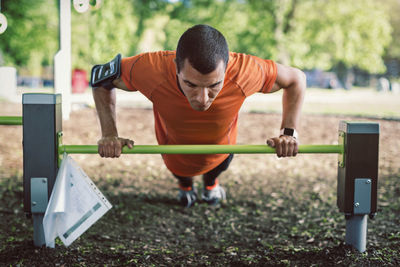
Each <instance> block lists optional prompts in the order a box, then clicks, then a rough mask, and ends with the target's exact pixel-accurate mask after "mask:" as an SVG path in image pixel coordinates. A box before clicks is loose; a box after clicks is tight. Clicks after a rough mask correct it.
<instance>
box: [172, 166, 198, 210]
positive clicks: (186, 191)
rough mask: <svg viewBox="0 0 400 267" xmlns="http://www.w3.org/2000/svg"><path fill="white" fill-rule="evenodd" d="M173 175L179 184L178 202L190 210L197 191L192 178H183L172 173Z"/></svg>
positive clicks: (194, 201)
mask: <svg viewBox="0 0 400 267" xmlns="http://www.w3.org/2000/svg"><path fill="white" fill-rule="evenodd" d="M173 175H174V176H175V177H176V179H178V182H179V194H178V200H179V201H180V202H181V204H182V205H183V206H184V207H186V208H190V207H191V206H193V205H194V204H195V203H196V200H197V191H196V188H195V187H194V185H193V177H183V176H179V175H176V174H174V173H173Z"/></svg>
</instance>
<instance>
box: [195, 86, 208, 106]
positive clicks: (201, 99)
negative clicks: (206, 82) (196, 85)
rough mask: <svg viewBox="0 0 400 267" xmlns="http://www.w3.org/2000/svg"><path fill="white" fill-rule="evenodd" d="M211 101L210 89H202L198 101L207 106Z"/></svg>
mask: <svg viewBox="0 0 400 267" xmlns="http://www.w3.org/2000/svg"><path fill="white" fill-rule="evenodd" d="M208 100H209V96H208V89H207V88H201V89H200V93H199V94H198V95H197V101H198V102H199V103H201V104H206V103H207V102H208Z"/></svg>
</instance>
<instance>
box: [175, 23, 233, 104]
mask: <svg viewBox="0 0 400 267" xmlns="http://www.w3.org/2000/svg"><path fill="white" fill-rule="evenodd" d="M228 59H229V50H228V44H227V43H226V40H225V37H224V36H223V35H222V34H221V33H220V32H219V31H217V30H216V29H214V28H212V27H210V26H207V25H196V26H194V27H192V28H190V29H188V30H187V31H186V32H185V33H184V34H183V35H182V36H181V38H180V39H179V42H178V47H177V49H176V60H175V63H176V72H177V75H178V81H179V84H180V86H181V88H182V90H183V92H184V93H185V95H186V97H187V99H188V101H189V103H190V105H191V106H192V108H193V109H195V110H197V111H204V110H207V109H208V108H209V107H210V106H211V104H212V102H213V101H214V99H215V98H216V97H217V95H218V93H219V92H220V91H221V89H222V86H223V82H224V77H225V70H226V66H227V64H228Z"/></svg>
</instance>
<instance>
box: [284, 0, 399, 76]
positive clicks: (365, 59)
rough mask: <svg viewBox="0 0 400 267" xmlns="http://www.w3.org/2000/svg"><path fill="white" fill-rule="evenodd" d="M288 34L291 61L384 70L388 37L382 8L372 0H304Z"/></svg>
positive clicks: (326, 66) (310, 66)
mask: <svg viewBox="0 0 400 267" xmlns="http://www.w3.org/2000/svg"><path fill="white" fill-rule="evenodd" d="M299 5H300V6H299V8H298V12H297V14H296V23H295V24H294V25H293V30H292V31H291V32H290V33H289V35H288V36H287V37H288V42H287V43H288V50H289V51H290V54H291V58H292V63H293V64H295V65H298V66H300V67H303V68H315V67H319V68H323V69H329V68H331V67H332V66H333V65H336V64H338V63H339V62H341V63H344V64H345V65H346V66H347V67H352V66H357V67H359V68H361V69H364V70H366V71H369V72H372V73H377V72H383V71H385V66H384V64H383V61H382V56H383V53H384V48H385V46H387V45H388V44H389V42H390V40H391V36H390V34H391V26H390V24H389V21H388V19H387V15H386V12H385V9H384V8H383V7H382V5H381V4H379V3H378V2H376V1H374V0H360V1H354V2H350V1H345V0H335V1H304V2H302V3H300V4H299Z"/></svg>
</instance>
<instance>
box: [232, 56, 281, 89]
mask: <svg viewBox="0 0 400 267" xmlns="http://www.w3.org/2000/svg"><path fill="white" fill-rule="evenodd" d="M239 62H240V64H241V67H240V71H239V75H238V76H239V78H238V81H239V83H240V85H241V87H242V90H243V92H244V94H245V95H246V96H250V95H252V94H254V93H257V92H260V93H269V92H270V91H271V89H272V86H273V85H274V83H275V80H276V75H277V70H276V64H275V62H274V61H272V60H267V59H261V58H259V57H256V56H252V55H243V58H242V59H241V60H239ZM239 62H238V63H239Z"/></svg>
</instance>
